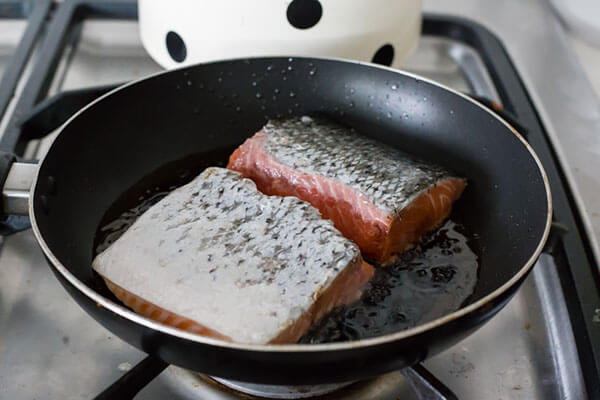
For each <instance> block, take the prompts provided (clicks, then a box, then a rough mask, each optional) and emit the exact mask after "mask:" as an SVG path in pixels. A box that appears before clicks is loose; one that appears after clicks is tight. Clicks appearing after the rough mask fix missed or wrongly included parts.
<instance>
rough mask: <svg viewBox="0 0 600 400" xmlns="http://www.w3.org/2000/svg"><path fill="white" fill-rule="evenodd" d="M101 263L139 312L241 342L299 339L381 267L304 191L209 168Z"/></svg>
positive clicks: (142, 220) (97, 266)
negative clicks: (272, 187) (287, 193)
mask: <svg viewBox="0 0 600 400" xmlns="http://www.w3.org/2000/svg"><path fill="white" fill-rule="evenodd" d="M92 267H93V268H94V270H95V271H97V272H98V273H99V274H100V276H101V277H102V278H103V279H104V280H105V282H106V284H107V286H108V288H109V289H110V290H111V291H112V292H113V293H114V294H115V296H116V297H117V298H118V299H119V300H121V301H122V302H123V303H124V304H125V305H127V306H128V307H130V308H132V309H133V310H134V311H136V312H138V313H139V314H142V315H144V316H147V317H149V318H151V319H154V320H156V321H158V322H161V323H163V324H166V325H170V326H173V327H176V328H179V329H183V330H186V331H189V332H193V333H197V334H200V335H205V336H211V337H215V338H219V339H222V340H228V341H234V342H239V343H254V344H265V343H295V342H297V341H298V339H299V338H300V337H301V336H302V335H303V334H304V333H305V332H306V331H307V330H308V328H309V327H310V326H311V325H312V324H313V323H314V322H316V321H318V320H319V319H321V317H322V316H324V315H325V314H326V313H327V312H329V311H330V310H331V309H332V308H334V307H337V306H340V305H344V304H349V303H351V302H353V301H355V300H357V299H358V297H359V296H360V293H361V289H362V286H363V284H364V283H366V282H367V281H368V280H369V279H370V278H371V276H372V275H373V268H372V267H371V266H370V265H369V264H367V263H365V262H364V261H363V259H362V257H361V255H360V251H359V249H358V247H357V246H356V245H355V244H354V243H352V242H351V241H350V240H348V239H346V238H345V237H343V236H342V235H341V234H340V232H339V231H338V230H337V229H336V228H335V227H334V226H333V224H332V223H331V221H327V220H324V219H322V218H321V216H320V215H319V211H318V210H316V209H315V208H314V207H313V206H311V205H310V204H309V203H307V202H304V201H302V200H299V199H297V198H295V197H278V196H267V195H264V194H263V193H261V192H259V191H258V190H257V189H256V186H255V184H254V183H253V182H252V181H251V180H249V179H245V178H243V177H242V175H241V174H239V173H237V172H234V171H230V170H227V169H225V168H209V169H207V170H205V171H204V172H203V173H201V174H200V175H199V176H198V177H196V178H195V179H194V180H193V181H192V182H190V183H189V184H187V185H184V186H182V187H180V188H178V189H176V190H174V191H173V192H171V193H170V194H168V195H167V196H166V197H165V198H163V199H162V200H161V201H159V202H158V203H156V204H155V205H154V206H152V207H151V208H149V209H148V210H147V211H146V212H145V213H144V214H142V215H141V216H140V217H139V218H138V219H137V220H136V222H135V223H134V224H133V225H132V226H131V227H130V228H129V229H128V230H127V231H126V232H125V233H124V234H123V235H122V236H121V237H120V238H119V239H117V240H116V241H115V242H114V243H113V244H112V245H111V246H109V247H108V248H107V249H106V250H104V251H103V252H102V253H100V254H98V255H97V256H96V258H95V259H94V261H93V264H92Z"/></svg>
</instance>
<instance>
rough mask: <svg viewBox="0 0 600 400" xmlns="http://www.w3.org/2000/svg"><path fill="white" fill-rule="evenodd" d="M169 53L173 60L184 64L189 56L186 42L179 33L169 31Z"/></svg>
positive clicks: (167, 39) (167, 42)
mask: <svg viewBox="0 0 600 400" xmlns="http://www.w3.org/2000/svg"><path fill="white" fill-rule="evenodd" d="M166 44H167V51H168V52H169V55H170V56H171V58H172V59H173V60H175V61H176V62H183V61H184V60H185V57H186V56H187V49H186V47H185V42H184V41H183V39H182V38H181V36H179V35H178V34H177V33H175V32H173V31H169V32H168V33H167V38H166Z"/></svg>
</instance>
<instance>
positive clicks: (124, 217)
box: [94, 149, 478, 343]
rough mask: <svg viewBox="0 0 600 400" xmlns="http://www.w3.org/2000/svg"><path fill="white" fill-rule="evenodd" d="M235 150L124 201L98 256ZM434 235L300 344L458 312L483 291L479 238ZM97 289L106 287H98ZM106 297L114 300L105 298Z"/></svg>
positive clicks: (166, 176) (101, 234)
mask: <svg viewBox="0 0 600 400" xmlns="http://www.w3.org/2000/svg"><path fill="white" fill-rule="evenodd" d="M232 151H233V149H222V151H217V152H212V153H210V155H206V154H203V155H198V156H194V157H188V158H186V159H184V160H181V161H177V162H174V163H171V164H169V165H166V166H164V167H162V168H160V169H159V170H157V171H155V172H154V173H152V174H150V175H149V176H147V177H145V178H144V179H142V180H141V181H140V182H139V183H138V184H136V185H135V186H134V187H132V188H131V189H130V190H128V191H127V192H126V193H124V194H123V195H122V196H121V197H120V198H119V199H118V200H117V201H116V202H115V203H114V204H113V206H112V207H111V208H110V209H109V210H108V212H107V213H106V214H105V216H104V218H103V219H102V221H101V223H100V227H99V229H98V231H97V233H96V240H95V246H94V249H95V253H96V254H97V253H99V252H101V251H103V250H104V249H106V248H107V247H108V246H109V245H110V244H111V243H113V242H114V241H115V240H117V239H118V238H119V237H120V236H121V235H122V234H123V233H124V232H125V231H126V230H127V229H128V228H129V227H130V226H131V225H132V224H133V223H134V222H135V220H136V219H137V218H138V217H139V216H140V215H142V214H143V213H144V212H145V211H146V210H147V209H148V208H150V207H151V206H152V205H153V204H155V203H157V202H158V201H160V199H162V198H163V197H165V196H166V195H167V194H168V193H169V192H170V191H171V190H173V189H174V188H176V187H178V186H181V185H183V184H185V183H187V182H189V181H191V180H192V179H193V178H194V177H195V176H196V175H198V174H199V173H200V172H202V171H203V170H204V169H205V168H207V167H209V166H225V165H226V163H227V158H228V156H229V154H231V152H232ZM453 217H454V216H451V219H450V220H448V221H446V223H444V224H443V225H442V226H441V227H440V228H438V229H437V230H435V231H433V232H431V233H430V234H429V235H427V236H426V237H425V238H424V239H423V240H422V241H421V243H420V244H418V245H417V246H416V247H415V248H413V249H412V250H409V251H407V252H405V253H404V254H403V255H402V256H401V257H400V259H399V260H398V261H397V262H396V263H395V264H393V265H391V266H388V267H385V268H383V267H380V268H377V270H376V273H375V275H374V277H373V279H372V280H371V282H369V283H368V286H367V288H365V292H364V293H363V296H362V297H361V298H360V300H358V301H357V302H355V303H354V304H351V305H349V306H345V307H341V308H338V309H335V310H333V311H332V312H331V313H330V314H329V315H328V316H326V317H325V318H324V319H323V320H322V321H321V322H320V323H319V324H317V325H315V326H313V327H312V328H311V330H310V331H309V332H308V333H307V334H306V335H305V336H304V337H303V338H302V339H301V340H300V342H301V343H323V342H339V341H347V340H357V339H362V338H368V337H375V336H380V335H384V334H388V333H392V332H398V331H400V330H404V329H408V328H410V327H413V326H416V325H419V324H422V323H425V322H427V321H431V320H433V319H435V318H438V317H441V316H443V315H446V314H448V313H451V312H453V311H456V310H457V309H458V308H460V307H461V305H462V304H463V303H464V302H465V301H466V300H467V299H468V297H469V296H470V295H471V294H472V293H473V291H474V289H475V285H476V283H477V272H478V256H477V254H476V252H475V251H473V249H474V248H475V246H473V237H472V235H471V234H469V232H468V231H467V230H466V228H465V227H464V226H463V225H461V224H459V223H456V222H454V221H453V219H452V218H453ZM98 282H101V281H100V280H98ZM102 292H107V291H104V290H102Z"/></svg>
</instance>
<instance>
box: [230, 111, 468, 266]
mask: <svg viewBox="0 0 600 400" xmlns="http://www.w3.org/2000/svg"><path fill="white" fill-rule="evenodd" d="M228 168H230V169H232V170H235V171H239V172H241V173H242V174H243V175H244V176H245V177H248V178H251V179H252V180H254V182H256V185H257V187H258V188H259V189H260V190H261V191H263V192H264V193H266V194H269V195H279V196H296V197H298V198H300V199H302V200H305V201H308V202H310V203H311V204H312V205H313V206H315V207H317V208H318V209H319V211H320V212H321V214H322V215H323V217H324V218H329V219H331V220H332V221H333V223H334V224H335V226H336V228H338V229H339V230H340V231H341V232H342V233H343V234H344V235H345V236H346V237H347V238H349V239H351V240H353V241H354V242H356V243H357V244H358V246H359V247H360V249H361V251H362V252H363V254H364V255H365V257H366V258H367V259H371V260H374V261H375V262H377V263H378V264H381V265H386V264H389V263H390V262H392V261H393V260H394V259H395V258H396V257H397V255H399V254H400V253H402V252H403V251H404V250H406V249H408V248H410V247H412V245H413V244H414V243H415V242H417V241H418V240H419V239H420V238H421V236H422V235H423V234H424V233H426V232H427V231H430V230H431V229H433V228H435V227H436V226H437V225H439V224H440V223H441V222H442V221H443V220H444V219H445V218H446V217H447V216H448V215H449V214H450V211H451V208H452V203H453V202H454V201H456V200H457V199H458V198H459V197H460V195H461V193H462V191H463V190H464V188H465V186H466V181H465V180H464V179H462V178H459V177H455V176H453V174H451V173H450V172H449V171H447V170H446V169H444V168H442V167H439V166H436V165H433V164H429V163H425V162H422V161H419V160H416V159H414V158H413V157H410V156H408V155H407V154H405V153H402V152H400V151H398V150H396V149H394V148H391V147H389V146H387V145H384V144H382V143H380V142H377V141H375V140H373V139H371V138H368V137H366V136H363V135H361V134H359V133H358V132H356V131H354V130H353V129H351V128H347V127H344V126H342V125H339V124H337V123H334V122H332V121H329V120H326V119H324V118H314V117H313V118H311V117H307V116H304V117H294V118H289V119H284V120H271V121H269V122H268V123H267V124H266V126H265V127H264V128H263V129H262V130H260V131H259V132H258V133H256V134H255V135H254V136H253V137H251V138H249V139H247V140H246V141H245V142H244V143H243V144H242V145H241V146H240V147H239V148H238V149H237V150H236V151H235V152H234V153H233V154H232V155H231V157H230V159H229V164H228Z"/></svg>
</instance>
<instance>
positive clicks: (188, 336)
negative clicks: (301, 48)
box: [29, 56, 553, 353]
mask: <svg viewBox="0 0 600 400" xmlns="http://www.w3.org/2000/svg"><path fill="white" fill-rule="evenodd" d="M290 57H291V58H294V59H300V60H308V61H310V60H316V61H326V62H339V63H346V64H357V65H363V66H367V67H370V68H378V69H382V70H385V71H389V72H393V73H395V74H399V75H404V76H405V77H409V78H413V79H418V80H419V81H422V82H425V83H427V84H429V85H432V86H436V87H438V88H440V89H443V90H446V91H448V92H450V93H453V94H455V95H457V96H459V97H462V98H463V99H466V100H467V101H469V102H471V103H472V104H474V105H475V106H477V107H479V108H480V109H481V110H483V111H485V112H486V113H488V114H489V115H490V116H492V117H493V118H495V119H496V120H498V121H499V122H500V123H501V124H503V125H504V126H505V127H506V128H508V130H510V131H511V132H512V133H513V134H514V135H515V136H516V137H517V138H518V139H519V140H520V141H521V143H522V144H523V145H524V146H525V148H526V149H527V151H528V152H529V154H530V155H531V157H532V158H533V159H534V161H535V162H536V164H537V166H538V171H539V172H540V174H541V176H542V180H543V182H544V188H545V191H546V201H547V207H548V212H547V217H546V224H545V227H544V232H543V234H542V237H541V240H540V241H539V243H538V246H537V247H536V249H535V250H534V252H533V253H532V254H531V256H530V257H529V259H528V260H527V262H526V263H525V264H524V265H523V266H522V267H521V269H520V270H519V271H518V272H517V273H516V274H514V275H513V276H512V277H511V278H510V279H509V280H508V281H507V282H505V283H504V284H503V285H502V286H500V287H498V288H497V289H496V290H494V291H492V292H491V293H488V294H487V295H486V296H484V297H482V298H481V299H479V300H477V301H476V302H474V303H472V304H469V305H468V306H466V307H462V308H459V309H458V310H456V311H454V312H452V313H450V314H446V315H444V316H442V317H439V318H436V319H434V320H432V321H429V322H426V323H424V324H421V325H417V326H415V327H413V328H410V329H406V330H403V331H399V332H394V333H389V334H386V335H381V336H376V337H373V338H367V339H360V340H356V341H347V342H336V343H319V344H297V343H295V344H251V343H235V342H226V341H223V340H219V339H214V338H211V337H207V336H202V335H198V334H194V333H191V332H186V331H183V330H180V329H177V328H172V327H169V326H167V325H163V324H161V323H158V322H155V321H153V320H151V319H149V318H146V317H144V316H142V315H140V314H137V313H135V312H133V311H131V310H129V309H128V308H126V307H124V306H122V305H120V304H117V303H115V302H113V301H112V300H110V299H107V298H106V297H104V296H102V295H100V294H99V293H97V292H96V291H94V290H93V289H92V288H90V287H89V286H87V285H86V284H85V283H83V282H82V281H81V280H79V279H78V278H77V277H75V275H73V274H72V273H71V272H70V271H69V269H68V268H66V267H65V266H64V265H63V264H62V263H61V262H60V261H59V260H58V258H56V256H55V255H54V254H53V252H52V251H51V250H50V248H49V247H48V245H47V243H46V242H45V241H44V239H43V237H42V234H41V232H40V230H39V227H38V224H37V220H36V218H35V212H34V193H35V190H36V187H37V182H38V179H39V173H40V171H41V169H42V167H43V165H44V162H45V160H46V157H47V155H48V154H49V153H50V152H51V150H52V147H53V146H54V143H52V144H51V145H50V148H49V150H48V152H47V153H46V154H45V155H44V157H43V158H42V159H41V160H40V162H39V166H38V168H37V171H36V174H35V177H34V181H33V185H32V187H31V189H30V193H29V196H30V197H29V199H30V200H29V217H30V220H31V227H32V229H33V232H34V234H35V236H36V239H37V241H38V244H39V246H40V247H41V248H42V251H43V252H44V254H45V255H46V257H47V258H48V259H49V260H50V261H51V265H52V267H53V268H55V269H56V270H57V271H58V272H59V273H60V274H61V275H62V277H64V278H65V279H66V280H67V281H69V283H70V284H71V285H73V286H74V287H75V288H76V289H77V290H79V291H80V292H81V293H83V294H84V295H85V296H87V297H88V298H89V299H91V300H92V301H94V302H95V303H96V304H97V305H98V306H99V307H104V308H106V309H108V310H110V311H111V312H113V313H114V314H117V315H118V316H120V317H123V318H126V319H127V320H129V321H132V322H134V323H136V324H139V325H142V326H144V327H146V328H149V329H152V330H156V331H159V332H161V333H164V334H167V335H171V336H174V337H177V338H179V339H183V340H187V341H191V342H194V343H198V344H202V345H210V346H214V347H221V348H226V349H230V350H243V351H249V352H267V353H306V352H310V353H312V352H322V351H327V352H334V351H348V350H352V349H357V348H366V347H371V346H377V345H383V344H386V343H392V342H395V341H399V340H402V339H406V338H408V337H412V336H416V335H419V334H422V333H424V332H427V331H430V330H432V329H434V328H437V327H440V326H442V325H444V324H447V323H449V322H451V321H454V320H456V319H459V318H461V317H463V316H465V315H468V314H470V313H472V312H474V311H476V310H478V309H480V308H482V307H484V306H485V305H486V304H489V303H490V302H492V301H493V300H494V299H496V298H497V297H499V296H501V295H502V294H504V293H505V292H507V291H508V290H509V289H511V288H512V287H513V286H514V285H515V284H517V283H518V282H519V281H520V280H521V279H522V278H523V277H524V276H525V275H526V274H527V273H528V272H529V271H530V270H531V268H533V266H534V264H535V262H536V260H537V259H538V257H539V256H540V254H541V253H542V250H543V247H544V244H545V243H546V240H547V239H548V235H549V233H550V226H551V222H552V211H553V205H552V195H551V192H550V183H549V181H548V176H547V174H546V171H545V170H544V167H543V165H542V163H541V161H540V159H539V157H538V156H537V154H536V153H535V151H534V150H533V148H532V147H531V146H530V145H529V143H528V142H527V141H526V140H525V139H524V138H523V136H522V135H521V134H520V133H519V132H518V131H517V130H516V129H515V128H514V127H513V126H511V125H510V124H509V123H508V122H507V121H505V120H504V119H502V118H501V117H500V116H498V115H497V114H496V113H494V112H492V111H491V110H489V109H487V108H486V107H485V106H483V105H482V104H481V103H479V102H477V101H476V100H474V99H472V98H470V97H469V96H467V95H465V94H463V93H461V92H459V91H457V90H455V89H452V88H450V87H448V86H446V85H443V84H441V83H438V82H436V81H433V80H431V79H429V78H426V77H423V76H420V75H418V74H414V73H411V72H407V71H404V70H399V69H395V68H391V67H387V66H383V65H379V64H373V63H369V62H363V61H356V60H349V59H343V58H335V57H298V56H277V57H266V56H265V57H242V58H230V59H223V60H219V61H213V62H209V63H197V64H192V65H187V66H182V67H179V68H175V69H171V70H165V71H160V72H157V73H154V74H151V75H148V76H145V77H142V78H139V79H135V80H133V81H131V82H128V83H126V84H124V85H121V86H119V87H117V88H115V89H113V90H111V91H109V92H107V93H105V94H103V95H102V96H100V97H98V98H97V99H95V100H94V101H92V102H91V103H89V104H87V105H86V106H84V107H83V108H82V109H80V110H79V111H77V112H76V113H75V114H73V115H72V116H71V117H70V118H69V119H68V120H67V121H66V122H65V123H63V124H62V125H61V126H60V128H58V130H57V131H58V134H57V137H58V136H59V135H60V134H61V133H62V132H63V130H64V129H65V128H66V127H67V126H68V125H69V124H70V123H71V122H72V121H73V120H74V119H76V118H78V117H79V116H80V115H81V114H83V113H84V112H85V111H87V110H88V109H89V108H91V107H93V106H94V105H96V103H99V102H100V101H102V100H104V99H105V98H106V97H108V96H111V95H112V94H114V93H117V92H119V91H121V90H123V89H126V88H128V87H130V86H133V85H137V84H138V83H141V82H144V81H146V80H149V79H152V78H155V77H158V76H161V75H163V74H168V73H170V72H173V71H178V70H184V69H188V68H194V67H196V66H199V65H210V64H220V63H228V62H244V61H247V60H250V61H252V60H265V59H269V60H288V59H289V58H290Z"/></svg>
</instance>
